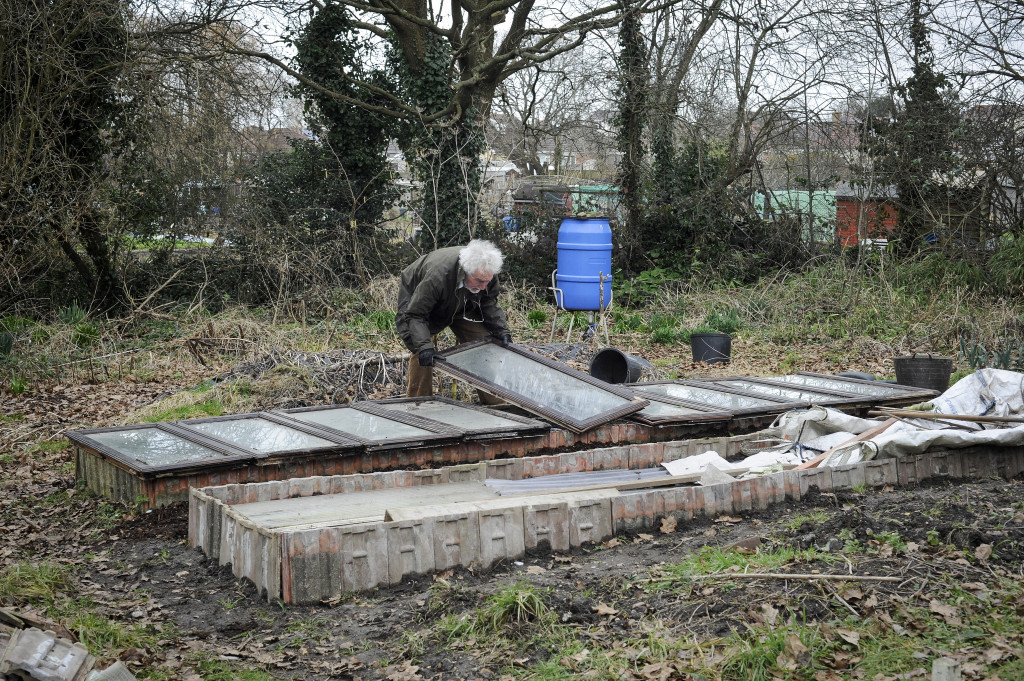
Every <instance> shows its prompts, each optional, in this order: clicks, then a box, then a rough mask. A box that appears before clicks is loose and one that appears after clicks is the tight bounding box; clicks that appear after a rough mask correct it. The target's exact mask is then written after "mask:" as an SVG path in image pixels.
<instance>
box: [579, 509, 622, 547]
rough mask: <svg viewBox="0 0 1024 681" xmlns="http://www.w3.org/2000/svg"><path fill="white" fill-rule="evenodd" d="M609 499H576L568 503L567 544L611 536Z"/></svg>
mask: <svg viewBox="0 0 1024 681" xmlns="http://www.w3.org/2000/svg"><path fill="white" fill-rule="evenodd" d="M612 527H613V525H612V504H611V499H608V498H604V499H594V500H591V501H582V500H581V501H578V502H576V503H575V504H570V505H569V544H570V545H571V546H582V545H584V544H587V543H595V544H596V543H599V542H602V541H604V540H605V539H607V538H608V537H611V536H612V532H613V531H612Z"/></svg>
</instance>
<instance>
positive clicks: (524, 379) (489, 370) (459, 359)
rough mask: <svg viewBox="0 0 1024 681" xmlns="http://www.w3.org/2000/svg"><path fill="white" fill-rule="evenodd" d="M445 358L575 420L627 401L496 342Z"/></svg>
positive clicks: (616, 406) (600, 412)
mask: <svg viewBox="0 0 1024 681" xmlns="http://www.w3.org/2000/svg"><path fill="white" fill-rule="evenodd" d="M447 360H448V364H450V365H452V366H454V367H456V368H458V369H461V370H463V371H465V372H467V373H471V374H474V375H475V376H476V377H478V378H480V379H483V380H485V381H487V382H488V383H492V384H494V385H496V386H498V387H501V388H505V389H506V390H509V391H511V392H514V393H517V394H519V395H521V396H523V397H525V398H527V399H529V400H533V401H534V402H536V403H537V404H541V405H543V406H544V407H545V408H546V409H549V410H551V411H555V412H560V413H563V414H565V415H567V416H568V417H569V418H572V419H575V420H577V421H584V420H586V419H589V418H594V417H596V416H598V415H599V414H603V413H604V412H607V411H610V410H613V409H617V408H619V407H622V406H623V405H625V404H629V402H630V400H628V399H626V398H623V397H619V396H618V395H616V394H615V393H611V392H608V391H606V390H603V389H602V388H600V387H598V386H594V385H591V384H589V383H587V382H585V381H581V380H580V379H578V378H576V377H575V376H572V375H569V374H563V373H562V372H560V371H558V370H556V369H552V368H549V367H547V366H544V365H543V364H541V363H539V362H534V361H533V360H531V359H530V358H529V357H524V356H523V355H520V354H517V353H515V352H510V351H508V350H505V349H504V348H502V347H500V346H497V345H492V344H487V345H480V346H478V347H475V348H470V349H467V350H461V351H459V352H456V353H452V354H451V355H449V356H448V357H447Z"/></svg>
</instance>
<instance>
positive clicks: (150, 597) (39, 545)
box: [3, 478, 1024, 681]
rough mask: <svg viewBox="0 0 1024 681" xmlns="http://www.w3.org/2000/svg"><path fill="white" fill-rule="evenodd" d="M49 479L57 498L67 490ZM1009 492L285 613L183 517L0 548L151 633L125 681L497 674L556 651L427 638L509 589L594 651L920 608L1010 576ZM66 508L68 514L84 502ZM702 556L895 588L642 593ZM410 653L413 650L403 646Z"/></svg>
mask: <svg viewBox="0 0 1024 681" xmlns="http://www.w3.org/2000/svg"><path fill="white" fill-rule="evenodd" d="M53 483H54V486H55V487H60V486H63V485H71V484H72V480H70V479H67V478H61V479H59V480H54V481H53ZM12 492H13V493H14V494H12ZM1021 492H1022V487H1021V485H1020V484H1019V483H1018V482H1014V481H1002V480H986V481H974V482H968V483H964V484H941V485H934V486H924V487H920V488H914V489H907V490H900V489H897V490H882V491H878V490H873V491H868V492H864V493H849V494H839V495H831V494H819V495H816V496H814V497H813V498H811V499H809V500H804V501H801V502H799V503H795V504H787V505H784V506H780V507H776V508H773V509H770V510H769V511H768V512H765V513H755V514H750V515H744V516H742V517H740V516H736V517H723V518H719V519H716V520H715V521H704V522H699V523H693V524H687V525H680V526H678V527H675V528H668V527H666V528H664V529H666V530H669V531H667V532H655V533H652V534H639V535H635V536H621V537H617V538H615V539H613V540H611V541H609V542H606V543H605V544H603V545H601V546H592V547H585V548H584V549H582V550H578V551H574V552H573V553H571V554H566V555H561V554H560V555H550V554H544V553H542V554H538V555H532V556H528V557H526V558H524V559H523V560H522V561H518V562H515V563H503V564H500V565H498V566H496V567H494V568H493V569H491V570H489V571H487V572H483V573H474V572H471V571H465V570H459V571H456V572H454V573H446V574H443V575H435V576H432V577H431V576H428V577H422V578H419V579H416V580H413V581H410V582H408V583H405V584H402V585H400V586H398V587H395V588H389V589H379V590H376V591H374V592H372V593H368V594H362V595H357V596H353V597H351V598H350V599H347V600H344V601H343V602H339V603H335V604H323V605H319V606H301V607H297V606H283V605H281V604H277V603H268V602H266V601H264V600H262V599H261V598H260V597H259V596H258V595H257V593H256V590H255V588H254V587H253V586H252V585H251V584H249V583H247V582H243V581H239V580H236V579H235V578H234V577H233V576H232V575H231V572H230V569H229V568H226V567H223V566H219V565H217V563H216V562H215V561H211V560H208V559H207V558H205V557H204V556H203V555H202V554H201V553H200V552H198V551H196V550H195V549H192V548H190V547H189V546H188V544H187V541H186V531H187V522H186V508H185V507H184V506H176V507H170V508H165V509H161V510H157V511H152V512H149V513H142V514H139V515H138V516H136V517H134V518H130V519H128V520H124V521H122V522H120V523H119V524H118V525H116V527H115V528H114V529H113V530H110V531H109V532H104V533H103V536H101V537H98V538H96V539H95V540H93V541H88V540H84V539H77V538H76V537H80V536H81V534H82V533H81V532H80V531H79V530H78V529H73V528H59V529H58V528H56V527H53V526H48V525H47V522H46V519H45V513H46V511H43V509H42V508H41V507H37V509H36V510H37V511H39V512H41V513H42V515H33V514H32V513H24V514H22V520H23V522H24V524H23V525H22V526H20V527H18V526H15V527H9V528H7V529H8V531H7V532H5V536H4V538H3V545H5V548H4V553H5V554H6V560H11V559H16V558H21V557H24V556H27V555H31V556H33V557H34V560H38V561H43V560H50V561H57V562H68V563H71V564H81V568H82V569H81V570H80V572H79V575H78V577H77V579H76V586H75V589H76V590H77V591H78V592H79V594H80V595H81V596H89V597H91V598H92V599H93V600H94V601H95V602H96V603H97V604H99V605H100V608H101V611H102V614H104V615H106V616H109V617H111V618H113V619H116V620H119V621H124V622H130V623H135V624H142V623H148V624H151V625H152V626H154V627H156V628H157V629H159V630H161V631H163V632H165V636H166V640H165V643H166V644H167V647H166V648H157V647H154V649H152V650H148V649H136V650H128V651H125V652H124V653H122V654H121V655H120V657H121V658H122V659H124V660H127V661H128V662H129V663H130V664H131V666H132V668H134V669H135V670H136V671H139V672H141V671H142V670H145V669H151V670H160V671H162V672H167V673H169V678H181V679H186V680H189V681H195V680H196V679H199V678H203V677H202V676H200V675H198V674H197V673H196V671H195V670H194V668H193V667H192V666H191V665H192V664H193V663H192V662H190V661H191V660H193V659H194V658H193V656H192V654H193V653H195V652H197V651H201V652H204V653H206V654H208V655H212V656H215V657H216V658H217V659H221V660H236V661H238V662H239V663H241V664H243V665H245V666H246V667H249V668H259V669H263V670H265V671H267V672H269V673H271V674H272V675H273V676H274V677H276V678H281V679H311V680H312V679H347V678H361V679H432V678H436V679H454V678H465V679H489V678H497V677H500V676H501V674H502V670H503V669H506V668H507V665H509V664H524V665H525V664H528V663H529V662H530V661H536V660H537V659H544V658H552V657H554V658H557V657H558V656H559V654H560V653H559V651H555V650H545V649H529V648H527V649H525V650H523V651H522V657H521V658H519V659H518V662H517V661H516V660H508V659H489V658H488V657H487V652H486V650H487V649H486V647H484V648H483V649H480V648H478V647H477V646H474V645H472V644H470V645H465V644H463V645H458V646H454V647H453V646H452V645H451V644H450V643H448V642H446V641H445V640H444V638H443V637H441V636H438V635H436V634H437V632H436V629H432V627H434V626H435V625H436V624H437V622H438V621H439V620H440V619H441V618H442V617H443V616H445V615H447V614H451V613H464V612H466V613H468V612H471V611H472V610H474V609H476V608H479V607H480V606H481V605H482V604H483V603H484V602H485V599H486V598H487V597H488V596H490V595H492V594H494V593H495V592H497V591H498V590H499V589H501V588H502V587H504V586H507V585H509V584H513V583H517V582H528V583H530V584H533V585H535V586H536V587H538V588H541V589H549V590H550V591H549V592H547V595H546V597H545V600H546V603H547V605H548V606H549V607H550V608H552V609H553V610H554V611H555V612H556V613H557V614H558V615H559V617H560V619H561V621H562V622H563V623H567V624H571V625H573V626H576V627H579V628H580V629H581V630H587V631H590V632H594V633H593V636H595V637H597V638H600V637H612V638H615V637H623V638H635V637H638V636H643V635H644V634H645V632H647V631H649V630H650V629H651V628H652V627H654V626H656V627H658V628H659V630H662V631H668V632H672V633H673V634H675V635H678V636H679V637H681V638H687V639H691V638H692V639H694V640H701V641H714V640H716V639H719V638H721V637H723V636H726V635H728V634H729V633H730V632H732V631H742V630H743V629H744V628H746V627H748V626H751V624H755V625H756V624H764V623H765V617H770V618H771V619H773V620H775V621H778V622H785V621H787V620H788V619H789V618H790V616H791V615H797V616H799V617H801V618H806V620H807V621H809V622H815V621H829V620H835V619H836V618H839V619H842V618H843V617H845V616H846V614H847V612H846V611H847V610H848V611H849V612H851V613H855V614H856V616H857V617H866V616H869V615H871V614H879V613H880V614H882V615H883V617H884V613H885V612H888V611H889V610H890V609H891V608H894V607H895V608H901V607H903V605H902V604H906V603H913V602H914V601H915V599H918V598H923V599H927V598H928V595H927V583H928V577H929V575H931V574H934V573H936V572H937V571H938V572H941V573H944V574H954V575H958V576H959V578H960V579H961V580H962V581H963V582H964V583H969V584H980V583H984V582H985V581H986V580H987V579H989V578H991V577H992V576H993V575H995V574H999V575H1002V576H1011V575H1012V576H1016V577H1018V578H1019V577H1020V576H1022V567H1024V541H1022V540H1024V512H1022V510H1021V508H1022V504H1021V499H1022V498H1024V497H1022V494H1021ZM5 496H6V498H5V499H4V500H3V503H4V505H5V506H7V507H10V506H11V504H12V503H14V498H16V497H17V496H18V495H17V493H16V490H12V489H10V488H9V487H8V488H5ZM69 503H70V504H72V505H74V504H75V503H76V502H74V500H73V499H72V501H71V502H69ZM80 504H81V505H80V509H81V511H82V513H83V517H84V515H85V514H87V511H88V510H89V507H94V506H95V504H96V502H95V500H85V501H83V502H80ZM815 511H824V512H825V513H824V515H819V516H818V517H817V518H816V519H815V520H814V521H813V522H812V521H807V522H804V523H803V524H802V525H798V524H796V523H795V522H794V519H799V518H801V517H807V516H809V515H810V514H811V513H813V512H815ZM54 515H55V517H56V516H58V515H61V513H56V514H54ZM85 529H88V528H85ZM893 533H896V534H898V536H899V538H900V539H901V540H902V542H903V543H904V546H902V547H898V548H897V549H896V550H893V545H892V544H890V543H885V542H882V541H879V540H878V538H879V537H882V538H887V537H892V536H893ZM851 540H855V541H857V542H859V543H860V545H861V546H863V547H866V548H869V547H872V546H874V550H868V551H867V552H864V553H849V554H846V553H844V551H843V546H844V544H845V543H846V542H849V541H851ZM704 546H716V547H734V548H736V549H737V550H739V551H741V552H747V553H749V552H754V551H766V550H771V549H773V548H778V547H782V546H792V547H799V548H807V547H809V546H818V547H830V548H831V549H832V550H833V551H834V552H836V553H837V554H843V555H847V556H848V557H846V558H845V559H844V560H843V561H841V562H840V563H838V564H836V563H832V564H825V563H810V564H800V563H796V564H792V565H788V566H785V567H784V568H781V569H780V571H783V572H790V573H813V572H814V571H816V570H820V571H821V572H822V573H829V574H834V573H836V572H839V573H848V574H857V575H873V576H889V577H892V576H896V577H900V578H901V579H900V580H899V581H895V582H861V583H843V582H810V581H801V580H791V579H765V580H747V579H737V580H735V581H730V580H728V579H727V580H725V582H724V583H723V582H722V581H721V580H716V581H714V582H710V583H708V586H702V583H701V582H699V581H693V582H689V583H688V584H687V585H686V586H685V588H682V589H680V588H675V589H672V590H665V591H657V590H651V589H647V588H646V587H647V586H649V585H651V584H652V583H658V582H661V581H664V583H665V584H666V585H671V584H676V586H677V587H678V580H677V579H676V578H675V577H672V576H671V574H672V573H671V569H670V567H669V566H671V565H673V564H679V563H681V562H682V561H684V560H685V559H686V558H687V557H688V556H690V555H692V554H694V553H695V552H698V551H700V549H701V547H704ZM979 547H980V551H982V552H986V553H987V551H986V547H994V548H993V550H992V551H991V555H988V556H987V557H986V560H984V561H968V560H965V559H964V555H967V556H971V555H973V554H975V553H976V552H979ZM979 555H981V554H980V553H979ZM837 589H838V590H837ZM766 613H768V614H767V615H766ZM411 634H418V635H417V636H415V637H414V638H411V637H410V635H411ZM410 640H416V641H418V643H417V645H416V646H415V647H414V646H411V645H410ZM570 663H571V662H570ZM140 675H142V674H140ZM638 678H639V677H638ZM664 678H691V677H684V676H677V677H664Z"/></svg>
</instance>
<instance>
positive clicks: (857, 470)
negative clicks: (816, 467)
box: [832, 463, 868, 490]
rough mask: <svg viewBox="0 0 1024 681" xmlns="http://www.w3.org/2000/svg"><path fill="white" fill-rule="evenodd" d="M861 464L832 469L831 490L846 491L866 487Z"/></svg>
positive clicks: (850, 464) (849, 464)
mask: <svg viewBox="0 0 1024 681" xmlns="http://www.w3.org/2000/svg"><path fill="white" fill-rule="evenodd" d="M867 484H868V482H867V478H866V477H865V474H864V464H863V463H848V464H845V465H842V466H833V467H832V489H834V490H847V489H851V490H852V489H858V488H863V487H867Z"/></svg>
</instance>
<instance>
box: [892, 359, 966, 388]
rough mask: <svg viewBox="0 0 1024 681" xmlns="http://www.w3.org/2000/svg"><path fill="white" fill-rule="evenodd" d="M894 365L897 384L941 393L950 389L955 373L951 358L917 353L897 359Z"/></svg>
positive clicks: (894, 360)
mask: <svg viewBox="0 0 1024 681" xmlns="http://www.w3.org/2000/svg"><path fill="white" fill-rule="evenodd" d="M892 363H893V364H894V365H895V366H896V382H897V383H899V384H901V385H912V386H914V387H915V388H927V389H928V390H935V391H938V392H940V393H943V392H946V389H947V388H949V376H950V374H952V373H953V360H952V358H950V357H933V356H931V355H918V354H916V353H915V354H913V355H909V356H906V357H896V358H895V359H893V361H892Z"/></svg>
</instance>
